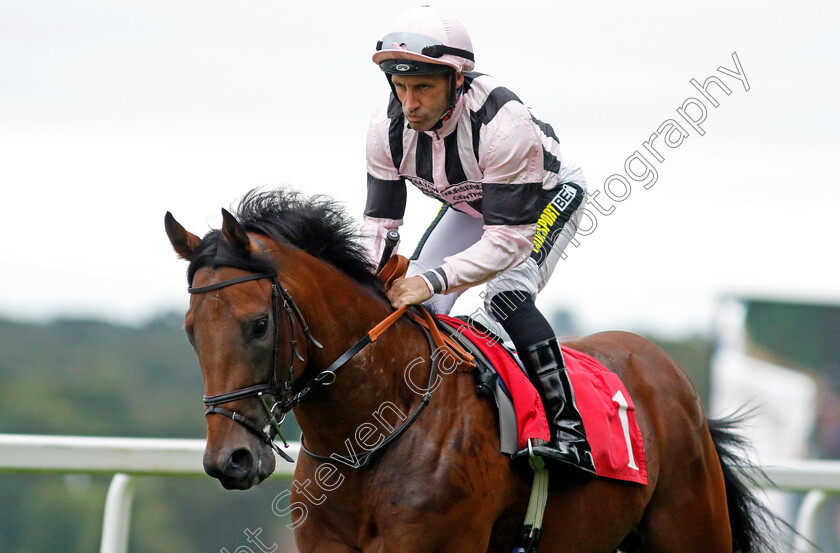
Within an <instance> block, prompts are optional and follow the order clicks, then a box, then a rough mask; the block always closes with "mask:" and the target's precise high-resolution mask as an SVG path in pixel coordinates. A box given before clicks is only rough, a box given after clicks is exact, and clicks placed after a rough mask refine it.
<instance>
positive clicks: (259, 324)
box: [253, 319, 268, 338]
mask: <svg viewBox="0 0 840 553" xmlns="http://www.w3.org/2000/svg"><path fill="white" fill-rule="evenodd" d="M253 332H254V338H262V337H263V336H265V333H266V332H268V319H259V320H256V321H254V326H253Z"/></svg>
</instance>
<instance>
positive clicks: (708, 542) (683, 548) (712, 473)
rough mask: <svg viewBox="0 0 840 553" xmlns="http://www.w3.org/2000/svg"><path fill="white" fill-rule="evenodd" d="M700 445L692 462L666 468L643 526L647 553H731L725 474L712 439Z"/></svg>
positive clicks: (697, 443) (698, 442)
mask: <svg viewBox="0 0 840 553" xmlns="http://www.w3.org/2000/svg"><path fill="white" fill-rule="evenodd" d="M702 432H703V434H705V436H702V437H698V438H697V440H696V441H695V449H696V450H697V455H696V456H694V459H693V460H692V461H691V462H687V463H683V464H680V465H679V466H668V467H665V468H664V469H663V470H662V471H661V473H660V480H659V483H658V484H657V487H656V492H655V493H654V494H653V497H652V498H651V501H650V504H649V505H648V509H647V512H646V513H645V518H644V519H643V520H642V523H641V524H640V525H639V537H640V540H641V544H642V551H643V552H644V553H731V551H732V535H731V531H730V527H729V511H728V508H727V504H726V491H725V488H724V481H723V473H722V471H721V468H720V462H719V461H718V457H717V453H716V452H715V447H714V444H713V443H712V439H711V437H710V436H709V434H708V431H707V430H705V428H703V429H702Z"/></svg>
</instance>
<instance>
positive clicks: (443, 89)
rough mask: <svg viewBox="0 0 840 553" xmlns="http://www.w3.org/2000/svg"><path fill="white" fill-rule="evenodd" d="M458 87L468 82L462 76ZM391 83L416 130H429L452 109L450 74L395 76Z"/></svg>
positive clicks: (404, 111)
mask: <svg viewBox="0 0 840 553" xmlns="http://www.w3.org/2000/svg"><path fill="white" fill-rule="evenodd" d="M456 79H457V80H456V86H460V85H461V84H462V83H463V82H464V76H463V74H461V73H458V75H457V77H456ZM391 82H392V83H393V84H394V90H396V91H397V98H398V99H399V101H400V102H401V103H402V111H403V114H404V115H405V118H406V120H408V124H409V126H410V127H411V128H412V129H414V130H415V131H427V130H429V129H431V128H432V127H433V126H435V124H436V123H437V122H438V121H439V120H440V118H441V117H443V114H444V113H445V112H446V110H447V109H449V73H433V74H431V75H393V76H392V77H391Z"/></svg>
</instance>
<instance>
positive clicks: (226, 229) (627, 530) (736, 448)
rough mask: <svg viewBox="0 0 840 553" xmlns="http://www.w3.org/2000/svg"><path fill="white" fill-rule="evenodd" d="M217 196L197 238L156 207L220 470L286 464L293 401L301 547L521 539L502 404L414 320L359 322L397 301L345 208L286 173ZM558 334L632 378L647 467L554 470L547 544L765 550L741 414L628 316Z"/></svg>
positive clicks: (521, 479)
mask: <svg viewBox="0 0 840 553" xmlns="http://www.w3.org/2000/svg"><path fill="white" fill-rule="evenodd" d="M222 213H223V225H222V228H221V229H220V230H212V231H210V232H209V233H208V234H207V235H205V236H204V238H199V237H198V236H196V235H194V234H192V233H190V232H188V231H186V230H185V229H184V227H182V226H181V225H180V224H179V223H178V222H177V221H176V220H175V219H174V218H173V217H172V215H171V214H170V213H167V214H166V218H165V226H166V232H167V234H168V236H169V239H170V242H171V243H172V246H173V247H174V249H175V251H176V253H177V254H178V255H179V256H180V257H181V258H183V259H185V260H188V261H189V268H188V271H187V278H188V281H189V285H190V291H191V293H192V295H191V299H190V305H189V309H188V311H187V313H186V317H185V329H186V333H187V336H188V337H189V340H190V342H191V343H192V345H193V347H194V349H195V351H196V354H197V356H198V360H199V363H200V365H201V371H202V374H203V377H204V385H205V404H206V405H207V406H208V407H207V412H206V415H207V416H206V419H207V446H206V449H205V452H204V467H205V470H206V472H207V473H208V474H209V475H210V476H212V477H215V478H217V479H218V480H219V481H220V482H221V484H222V486H224V487H225V488H228V489H247V488H249V487H251V486H253V485H256V484H258V483H260V482H261V481H262V480H264V479H265V478H266V477H268V476H269V475H270V474H271V473H272V472H273V471H274V468H275V457H274V454H273V449H276V446H274V442H273V440H272V438H274V435H275V434H276V432H277V431H279V428H278V426H277V424H276V422H277V421H276V420H275V414H276V413H277V408H278V407H280V408H281V409H282V408H284V406H285V410H288V409H290V408H291V407H292V406H294V414H295V417H296V419H297V421H298V423H299V425H300V428H301V430H302V432H303V437H304V438H305V442H304V444H305V446H306V448H307V450H308V451H309V452H312V454H313V455H318V457H316V456H313V455H309V454H304V453H301V455H300V458H299V460H298V462H297V466H296V469H295V476H294V483H293V486H292V489H291V490H290V493H289V494H287V495H290V500H289V501H290V503H289V507H288V509H285V510H283V508H282V507H281V506H280V505H279V504H278V505H274V506H273V508H276V510H275V513H277V514H280V512H283V514H291V515H292V516H291V519H290V520H291V521H292V526H294V527H295V538H296V543H297V546H298V549H299V550H300V551H301V552H303V553H327V552H329V553H333V552H335V553H351V552H364V553H373V552H379V553H397V552H399V553H406V552H412V553H433V552H440V551H458V552H459V553H479V552H485V551H489V552H494V553H495V552H503V551H510V549H511V547H512V545H513V543H514V541H515V538H516V534H517V532H518V529H519V525H520V524H521V522H522V520H523V518H524V514H525V509H526V504H527V500H528V496H529V491H530V484H531V478H532V473H531V471H530V469H529V468H527V466H523V467H520V466H515V465H513V466H512V465H511V463H510V462H509V459H508V457H507V456H506V455H503V454H501V453H500V452H499V435H498V419H497V417H498V415H497V413H496V410H495V406H494V405H493V403H492V401H491V400H488V399H487V398H482V397H479V396H477V395H476V392H475V381H474V378H473V377H472V376H471V375H470V374H468V373H465V372H454V373H452V374H447V375H446V376H441V375H440V374H438V375H435V374H433V373H432V371H433V370H434V369H433V365H434V364H433V363H430V362H429V357H430V355H431V354H432V349H431V347H432V346H431V345H430V343H429V341H428V340H427V338H426V336H425V333H424V332H423V331H422V330H421V329H420V327H419V326H418V325H417V324H416V323H415V322H414V321H413V320H412V319H410V318H408V317H401V318H399V319H398V320H396V321H395V322H394V323H393V325H392V326H391V327H390V328H389V329H388V330H387V331H385V332H383V333H382V334H381V335H380V336H378V339H377V340H376V341H375V343H371V344H367V343H366V342H365V340H364V339H362V340H361V341H360V338H363V337H364V336H366V335H367V334H366V333H368V332H369V331H370V330H371V328H373V327H375V326H376V325H377V324H378V323H380V322H381V321H383V319H386V318H387V317H388V316H389V315H391V314H392V313H393V311H394V310H393V308H392V307H391V306H390V304H389V302H388V301H387V299H386V297H385V295H384V293H383V288H382V285H381V284H380V283H379V281H378V280H377V279H376V277H375V275H374V274H373V271H374V268H373V267H372V266H371V264H370V262H369V261H368V260H367V259H366V257H365V255H364V254H363V253H362V250H361V249H360V247H359V245H358V241H357V237H356V235H355V231H354V230H353V229H354V225H353V223H352V220H351V219H350V218H349V217H348V216H347V215H346V214H345V213H344V211H343V210H342V209H341V208H340V207H339V206H337V205H336V204H335V203H334V202H333V201H331V200H330V199H328V198H326V197H323V196H316V197H307V196H304V195H301V194H299V193H296V192H290V191H288V190H284V189H281V190H277V191H254V190H252V191H251V192H249V193H248V194H246V196H245V197H244V198H243V199H242V200H241V202H240V204H239V207H238V210H237V211H236V215H235V216H234V215H232V214H230V213H229V212H228V211H226V210H224V209H223V210H222ZM368 341H369V340H368ZM360 344H361V346H360ZM564 344H565V345H567V346H569V347H571V348H574V349H577V350H579V351H581V352H584V353H586V354H588V355H590V356H592V357H594V358H596V359H597V360H599V361H601V362H602V363H603V364H604V365H606V366H607V367H608V368H610V369H611V370H612V371H614V372H615V373H617V374H618V376H619V377H620V378H621V380H622V381H623V382H624V384H625V386H626V388H627V390H628V391H629V392H630V394H631V396H632V398H633V399H634V401H635V405H636V417H637V421H638V424H639V426H640V428H641V431H642V435H643V438H644V445H645V451H646V461H647V472H648V484H647V485H641V484H635V483H627V482H620V481H616V480H610V479H605V478H594V479H591V478H588V477H582V476H578V475H576V474H572V473H566V472H561V473H559V474H557V475H554V477H553V478H552V479H551V483H550V489H549V499H548V503H547V507H546V512H545V519H544V524H543V535H542V540H541V542H540V544H539V548H538V550H539V551H540V552H541V553H552V552H561V551H562V552H563V553H610V552H613V551H618V550H620V551H623V552H626V553H643V552H644V553H730V552H735V553H755V552H758V551H770V550H772V544H770V543H769V542H770V539H769V538H768V537H767V535H765V534H763V524H764V522H766V518H767V517H768V516H769V514H768V513H767V512H766V510H763V508H762V507H761V504H760V502H759V501H757V498H756V497H754V496H753V495H752V494H751V492H750V491H749V490H748V488H747V486H746V484H745V482H743V481H742V480H741V479H739V477H738V475H737V474H736V472H735V470H734V468H733V465H734V464H737V462H738V459H739V455H740V448H741V446H743V445H744V444H743V442H742V441H741V438H740V437H739V436H738V435H737V434H736V433H735V432H734V431H733V425H734V423H733V422H732V421H731V420H730V421H726V420H724V421H717V422H714V421H709V420H707V418H706V416H705V414H704V411H703V408H702V406H701V403H700V401H699V399H698V397H697V395H696V393H695V390H694V388H693V386H692V384H691V383H690V381H689V380H688V378H687V377H686V375H685V374H684V373H683V371H682V370H681V369H680V367H679V366H678V365H677V364H676V363H675V362H674V361H673V360H671V359H670V358H669V357H668V356H667V355H666V354H665V353H664V352H663V351H662V350H661V349H659V348H658V347H657V346H655V345H654V344H653V343H651V342H649V341H647V340H646V339H644V338H642V337H640V336H637V335H634V334H630V333H626V332H602V333H598V334H593V335H591V336H586V337H582V338H575V339H569V340H565V341H564ZM340 357H341V358H343V359H344V361H346V362H344V363H341V365H340V369H341V370H340V371H339V370H338V369H337V368H336V366H337V365H338V363H337V362H336V360H337V359H339V358H340ZM408 367H411V369H412V382H415V384H416V383H417V382H421V383H424V382H426V380H425V379H426V378H430V380H429V382H430V384H431V382H432V381H433V380H435V381H436V385H435V387H432V386H429V388H427V389H426V391H429V392H431V390H432V388H433V390H434V391H433V393H429V394H425V395H424V396H422V397H421V395H418V393H417V392H416V390H414V389H412V386H409V385H407V379H406V375H407V371H408V369H407V368H408ZM438 377H439V378H438ZM267 399H269V401H266V400H267ZM424 402H425V403H424ZM271 404H273V405H271ZM426 404H428V406H427V408H426V409H425V410H422V409H423V407H426ZM269 405H271V406H270V407H269ZM222 406H223V407H222ZM421 410H422V414H420V411H421ZM211 415H219V416H211ZM409 418H410V419H411V421H410V422H411V423H412V424H411V425H410V427H409V426H407V425H406V424H405V422H406V420H407V419H409ZM401 421H402V426H400V423H401ZM267 429H268V430H267ZM396 434H399V436H398V439H395V435H396ZM386 445H387V447H384V446H386ZM370 451H373V452H375V453H376V455H375V456H371V455H369V456H367V457H364V461H365V462H364V463H362V462H361V459H362V456H363V453H366V452H370ZM330 455H332V456H331V457H327V456H330ZM354 467H355V468H354Z"/></svg>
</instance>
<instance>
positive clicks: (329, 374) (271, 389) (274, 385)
mask: <svg viewBox="0 0 840 553" xmlns="http://www.w3.org/2000/svg"><path fill="white" fill-rule="evenodd" d="M406 263H407V261H406ZM262 279H270V280H271V313H272V318H273V319H274V321H273V322H274V328H275V333H274V347H273V353H272V356H273V361H272V369H271V374H270V375H269V376H268V380H266V381H265V382H263V383H262V384H255V385H253V386H247V387H245V388H240V389H238V390H234V391H232V392H225V393H223V394H215V395H212V396H207V395H205V396H204V405H206V406H207V408H206V409H205V410H204V416H207V415H223V416H225V417H227V418H229V419H231V420H232V421H234V422H236V423H238V424H240V425H242V426H244V427H245V428H246V429H247V430H248V431H249V432H251V433H252V434H254V435H255V436H257V437H258V438H259V439H260V440H262V441H263V442H264V443H265V444H266V445H268V446H269V447H271V449H273V450H274V452H275V453H277V454H278V455H279V456H280V457H282V458H283V459H285V460H287V461H289V462H290V463H293V462H294V460H293V459H292V458H291V457H289V456H288V455H287V454H286V453H285V452H284V451H283V450H282V449H280V446H279V445H277V443H276V442H275V441H274V438H275V436H279V437H280V439H281V440H282V441H283V444H284V445H285V446H286V447H288V443H287V442H286V440H285V439H284V438H283V435H282V434H281V432H280V424H281V423H282V422H283V419H285V417H286V413H288V412H289V411H291V410H292V409H294V408H295V406H297V405H298V404H299V403H300V402H301V400H302V399H303V398H304V397H306V395H307V394H308V393H309V392H311V391H312V390H314V389H315V388H317V387H319V386H329V385H330V384H332V383H333V382H335V379H336V371H338V369H340V368H341V367H343V366H344V365H345V364H346V363H347V362H348V361H350V359H352V358H353V357H354V356H355V355H356V354H357V353H359V352H360V351H361V350H362V349H364V347H365V346H367V345H368V344H371V343H373V342H375V341H376V340H377V338H378V337H379V336H381V335H382V333H384V332H385V331H386V330H387V329H388V328H390V327H391V326H392V325H393V324H394V323H395V322H396V321H397V320H398V319H399V318H400V317H402V316H403V314H405V313H406V307H405V306H404V307H401V308H399V309H397V310H396V311H394V312H393V313H391V314H390V315H389V316H387V317H386V318H385V319H384V320H382V322H380V323H379V324H377V325H376V326H375V327H373V328H372V329H370V330H369V331H368V332H367V334H365V335H364V336H363V337H362V338H361V339H359V341H357V342H356V343H355V344H353V345H352V346H351V347H350V348H348V349H347V350H346V351H345V352H344V353H342V354H341V355H339V356H338V358H337V359H336V360H335V361H333V362H332V364H330V366H329V367H327V368H326V369H324V370H323V371H321V372H320V373H318V374H317V375H316V376H315V377H313V378H312V379H311V380H309V382H307V383H306V384H305V385H304V386H302V387H301V388H300V391H299V392H298V393H296V394H295V395H293V396H292V397H289V398H288V399H284V398H285V396H287V395H288V394H290V393H291V390H292V386H293V384H294V365H295V359H298V360H300V361H301V362H302V363H306V361H307V360H306V359H304V358H303V356H301V355H300V353H299V352H298V350H297V345H298V340H297V330H296V329H297V324H299V325H300V327H301V330H302V332H303V334H304V336H305V337H306V342H307V345H308V349H309V348H311V347H315V348H318V349H323V347H324V346H323V345H321V343H320V342H318V340H316V339H315V337H314V336H312V333H311V332H310V330H309V325H308V324H307V323H306V319H305V318H304V316H303V313H302V312H301V310H300V309H299V308H298V306H297V304H295V301H294V299H293V298H292V295H291V294H290V293H289V291H288V290H286V289H285V288H283V286H282V285H281V284H280V281H279V279H278V278H277V272H276V271H273V272H270V273H254V274H250V275H245V276H241V277H236V278H231V279H228V280H223V281H221V282H216V283H214V284H209V285H207V286H200V287H197V288H192V287H190V288H187V291H188V292H189V293H190V294H203V293H205V292H210V291H212V290H218V289H220V288H225V287H227V286H233V285H235V284H239V283H242V282H248V281H251V280H262ZM280 300H282V301H283V304H282V305H283V311H285V313H286V318H287V320H288V325H287V326H288V328H289V366H288V370H287V371H286V380H285V381H284V382H283V386H282V388H281V387H280V386H279V385H278V381H277V358H278V357H279V354H280V346H279V345H280V341H281V337H280V324H279V320H280ZM422 313H423V314H424V317H425V318H426V319H425V322H424V320H423V317H420V316H417V315H414V314H412V315H413V317H412V318H414V319H415V320H416V321H417V322H418V323H420V326H421V327H422V328H423V329H424V330H425V332H424V334H425V336H426V339H427V340H428V342H429V350H430V351H431V352H435V351H436V350H437V348H439V347H440V346H441V345H442V344H444V343H448V345H449V347H450V348H451V349H452V348H454V350H455V351H458V352H460V356H461V359H465V360H466V363H467V364H468V365H471V366H474V364H473V363H472V356H471V355H470V354H469V353H465V352H464V351H463V350H462V349H461V348H460V347H458V346H457V344H456V343H454V342H453V341H451V340H449V341H448V342H447V340H446V338H444V337H443V336H442V335H441V334H440V331H438V330H436V326H435V323H434V321H433V320H432V319H431V315H430V314H429V313H428V312H427V311H425V310H422ZM295 319H297V324H295ZM437 373H438V358H437V357H435V356H434V355H432V358H431V370H430V371H429V382H428V385H427V387H426V388H425V393H424V394H423V395H422V398H421V400H420V403H419V405H418V406H417V407H416V408H415V409H414V411H413V412H412V413H411V414H410V415H409V416H408V417H407V418H406V419H405V420H403V422H402V424H401V425H400V426H399V427H398V428H396V429H394V431H393V432H392V433H391V434H390V435H389V436H388V437H387V438H386V439H384V440H383V441H382V442H380V443H379V445H377V446H376V447H374V448H372V449H369V450H367V451H365V452H364V453H362V454H360V455H358V457H357V458H356V459H357V461H356V464H355V465H354V466H356V467H357V468H364V467H367V466H369V465H370V463H371V462H372V460H373V458H374V457H375V456H376V455H377V454H378V453H379V452H380V451H381V450H383V449H385V448H386V447H387V446H388V445H390V444H391V443H392V442H394V441H396V440H397V439H398V438H399V437H400V436H401V435H402V434H403V433H404V432H405V431H406V430H408V428H409V427H410V426H411V425H412V424H414V421H415V420H416V419H417V417H419V416H420V413H422V412H423V410H424V409H425V408H426V406H427V405H428V404H429V401H430V400H431V398H432V392H433V391H434V389H435V386H434V382H435V378H437ZM264 395H270V396H273V397H274V399H275V400H277V401H275V402H274V404H273V405H271V407H269V405H268V402H266V400H265V397H264ZM254 396H256V397H257V398H259V400H260V403H261V404H262V407H263V409H264V410H265V414H266V416H267V418H268V424H267V428H260V426H259V425H257V424H256V423H254V422H252V421H251V420H249V419H248V418H247V417H245V416H244V415H242V414H240V413H237V412H235V411H230V410H228V409H224V408H222V407H218V406H219V405H221V404H223V403H227V402H230V401H236V400H238V399H245V398H248V397H254ZM278 408H279V411H280V420H279V421H278V420H277V417H276V416H275V410H277V409H278ZM300 447H301V451H303V452H304V453H306V454H307V455H309V456H310V457H312V458H314V459H316V460H322V461H323V460H331V459H333V457H332V456H330V457H327V456H324V455H318V454H315V453H313V452H312V451H309V450H308V449H307V448H306V446H305V445H304V441H303V436H302V435H301V437H300Z"/></svg>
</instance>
